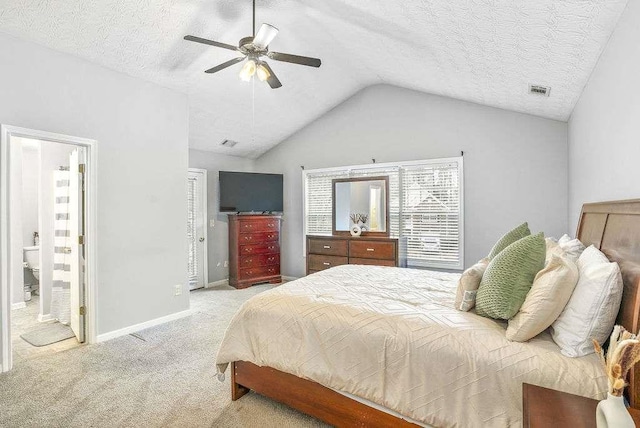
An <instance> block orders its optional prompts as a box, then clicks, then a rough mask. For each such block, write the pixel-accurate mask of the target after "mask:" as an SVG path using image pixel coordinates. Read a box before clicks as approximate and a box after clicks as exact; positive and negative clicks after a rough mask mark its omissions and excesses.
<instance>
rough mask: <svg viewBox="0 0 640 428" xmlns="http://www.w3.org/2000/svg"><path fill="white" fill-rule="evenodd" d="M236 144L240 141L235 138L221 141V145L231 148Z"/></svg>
mask: <svg viewBox="0 0 640 428" xmlns="http://www.w3.org/2000/svg"><path fill="white" fill-rule="evenodd" d="M236 144H238V142H237V141H233V140H224V141H223V142H222V143H220V145H221V146H225V147H229V148H231V147H233V146H235V145H236Z"/></svg>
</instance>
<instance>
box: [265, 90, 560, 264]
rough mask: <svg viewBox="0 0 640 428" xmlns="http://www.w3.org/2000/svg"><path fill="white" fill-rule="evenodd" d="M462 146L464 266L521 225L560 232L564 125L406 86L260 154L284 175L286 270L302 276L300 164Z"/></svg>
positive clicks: (359, 101) (433, 153)
mask: <svg viewBox="0 0 640 428" xmlns="http://www.w3.org/2000/svg"><path fill="white" fill-rule="evenodd" d="M461 150H463V151H464V168H465V170H464V173H465V201H464V202H465V263H466V265H467V266H468V265H470V264H472V263H474V262H475V261H477V260H478V259H480V258H482V257H484V256H486V254H487V253H488V252H489V250H490V249H491V246H492V245H493V244H494V243H495V241H496V240H497V239H498V237H499V236H501V235H502V234H503V233H504V232H506V231H507V230H508V229H510V228H512V227H513V226H515V225H517V224H518V223H520V222H523V221H529V223H530V226H531V228H532V230H533V231H540V230H542V231H544V232H545V233H547V234H549V235H555V236H557V235H560V234H562V233H564V232H565V231H566V229H567V221H566V212H567V168H566V166H567V124H566V123H564V122H557V121H553V120H548V119H542V118H539V117H534V116H529V115H525V114H520V113H514V112H509V111H505V110H499V109H495V108H491V107H484V106H480V105H477V104H471V103H467V102H462V101H458V100H454V99H450V98H443V97H439V96H434V95H428V94H424V93H419V92H415V91H411V90H407V89H402V88H397V87H392V86H387V85H378V86H372V87H369V88H367V89H364V90H363V91H361V92H359V93H357V94H356V95H355V96H354V97H352V98H350V99H349V100H347V101H346V102H344V103H343V104H341V105H339V106H338V107H336V108H335V109H333V110H332V111H330V112H329V113H327V114H326V115H324V116H323V117H321V118H320V119H318V120H316V121H314V122H313V123H311V124H310V125H309V126H307V127H306V128H304V129H302V130H301V131H299V132H297V133H296V134H294V135H293V136H291V137H290V138H288V139H287V140H285V141H284V142H283V143H282V144H280V145H278V146H276V147H275V148H273V149H272V150H270V151H269V152H267V153H265V154H264V155H263V156H261V157H260V158H258V159H257V161H256V169H257V170H259V171H263V170H268V171H270V172H281V173H284V174H285V177H284V185H285V195H286V197H285V206H284V210H285V216H284V225H283V232H282V237H283V249H282V254H283V274H284V275H289V276H301V275H303V274H304V269H305V268H304V266H305V263H304V257H303V250H302V248H303V247H302V239H303V238H302V190H301V187H302V180H301V169H300V166H301V165H304V166H305V168H307V169H312V168H322V167H333V166H342V165H357V164H367V163H370V162H371V158H375V159H376V161H377V162H391V161H405V160H414V159H415V160H417V159H430V158H441V157H452V156H459V155H460V151H461Z"/></svg>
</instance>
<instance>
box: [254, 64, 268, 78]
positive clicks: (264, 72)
mask: <svg viewBox="0 0 640 428" xmlns="http://www.w3.org/2000/svg"><path fill="white" fill-rule="evenodd" d="M256 74H257V75H258V79H260V81H261V82H264V81H265V80H267V79H268V78H269V77H271V73H269V70H268V69H267V67H265V66H264V64H262V63H260V64H258V68H257V69H256Z"/></svg>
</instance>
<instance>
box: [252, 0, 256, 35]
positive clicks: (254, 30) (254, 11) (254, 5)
mask: <svg viewBox="0 0 640 428" xmlns="http://www.w3.org/2000/svg"><path fill="white" fill-rule="evenodd" d="M253 38H254V39H255V38H256V0H253Z"/></svg>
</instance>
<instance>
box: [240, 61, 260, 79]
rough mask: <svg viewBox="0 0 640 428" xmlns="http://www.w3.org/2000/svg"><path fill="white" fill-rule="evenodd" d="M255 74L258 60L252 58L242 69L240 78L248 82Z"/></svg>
mask: <svg viewBox="0 0 640 428" xmlns="http://www.w3.org/2000/svg"><path fill="white" fill-rule="evenodd" d="M254 74H256V62H255V61H254V60H252V59H250V60H249V61H247V62H246V63H245V64H244V66H243V67H242V70H240V79H241V80H243V81H245V82H248V81H250V80H251V78H252V77H253V75H254Z"/></svg>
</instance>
